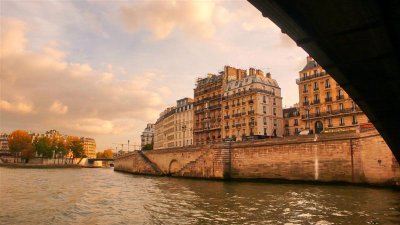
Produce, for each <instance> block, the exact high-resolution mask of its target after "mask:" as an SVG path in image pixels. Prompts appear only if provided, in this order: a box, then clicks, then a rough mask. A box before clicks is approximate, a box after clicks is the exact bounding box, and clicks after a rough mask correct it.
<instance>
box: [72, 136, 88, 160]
mask: <svg viewBox="0 0 400 225" xmlns="http://www.w3.org/2000/svg"><path fill="white" fill-rule="evenodd" d="M68 149H69V150H70V151H71V152H72V154H73V155H74V158H82V157H85V155H84V154H83V143H82V141H81V140H80V139H79V138H76V137H72V138H70V139H69V141H68Z"/></svg>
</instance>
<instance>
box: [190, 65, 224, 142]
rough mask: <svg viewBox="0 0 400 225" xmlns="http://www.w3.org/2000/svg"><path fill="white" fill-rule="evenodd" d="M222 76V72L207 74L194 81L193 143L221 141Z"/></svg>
mask: <svg viewBox="0 0 400 225" xmlns="http://www.w3.org/2000/svg"><path fill="white" fill-rule="evenodd" d="M222 78H223V72H221V73H220V74H219V75H215V74H208V75H207V77H205V78H199V79H198V80H197V82H196V88H195V89H194V102H193V107H194V114H193V115H194V116H193V122H194V129H193V141H194V144H195V145H199V144H208V143H217V142H220V141H221V138H222V133H221V124H222V119H221V115H222V112H221V103H222V92H223V91H222Z"/></svg>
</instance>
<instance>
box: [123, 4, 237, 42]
mask: <svg viewBox="0 0 400 225" xmlns="http://www.w3.org/2000/svg"><path fill="white" fill-rule="evenodd" d="M219 3H220V2H217V1H173V0H171V1H147V2H135V3H132V4H126V5H123V6H121V8H120V13H121V16H120V18H121V21H122V23H123V25H124V27H125V29H126V30H128V31H130V32H137V31H140V30H145V31H148V32H150V33H151V34H152V36H153V38H154V39H156V40H161V39H165V38H167V37H168V36H169V35H170V34H171V33H172V32H173V31H175V30H178V31H181V32H183V33H185V34H187V35H189V36H193V37H200V38H210V37H212V36H213V35H214V33H215V30H216V29H217V26H218V25H223V24H226V23H227V22H229V20H230V18H231V15H230V14H229V11H228V10H226V9H225V8H224V7H223V6H222V5H221V4H219Z"/></svg>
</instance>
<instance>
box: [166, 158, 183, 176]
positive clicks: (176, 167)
mask: <svg viewBox="0 0 400 225" xmlns="http://www.w3.org/2000/svg"><path fill="white" fill-rule="evenodd" d="M179 169H180V167H179V163H178V161H177V160H176V159H173V160H171V162H170V163H169V168H168V175H172V174H173V173H176V172H178V171H179Z"/></svg>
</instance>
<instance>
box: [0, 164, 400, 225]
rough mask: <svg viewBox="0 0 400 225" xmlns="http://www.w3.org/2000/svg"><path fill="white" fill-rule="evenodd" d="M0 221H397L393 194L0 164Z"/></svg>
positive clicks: (398, 198) (399, 201)
mask: <svg viewBox="0 0 400 225" xmlns="http://www.w3.org/2000/svg"><path fill="white" fill-rule="evenodd" d="M0 224H90V225H91V224H400V192H399V191H396V190H391V189H382V188H379V189H378V188H367V187H354V186H328V185H306V184H276V183H274V184H270V183H251V182H246V183H245V182H218V181H204V180H190V179H174V178H166V177H144V176H135V175H130V174H124V173H117V172H114V171H113V170H112V169H47V170H46V169H7V168H0Z"/></svg>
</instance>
